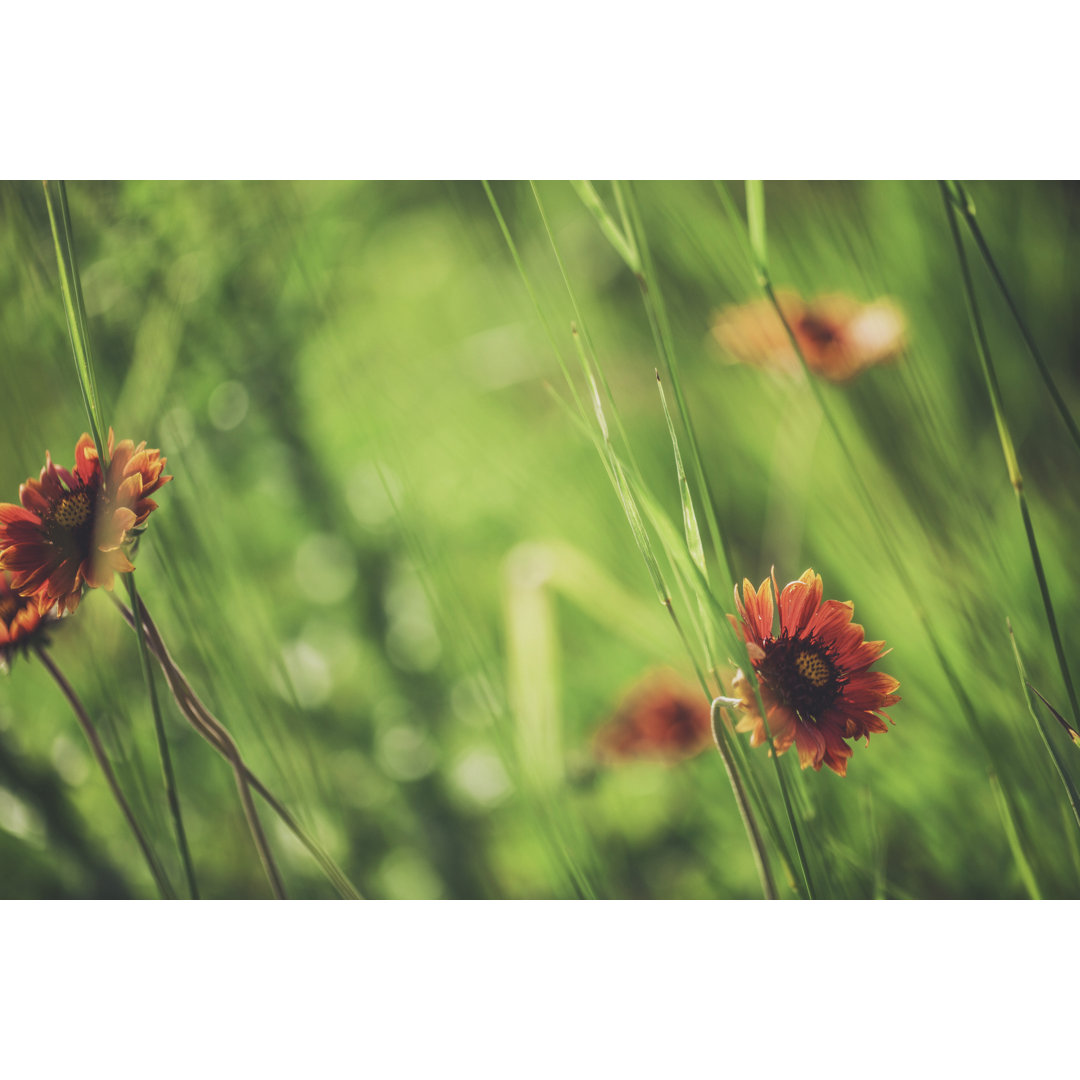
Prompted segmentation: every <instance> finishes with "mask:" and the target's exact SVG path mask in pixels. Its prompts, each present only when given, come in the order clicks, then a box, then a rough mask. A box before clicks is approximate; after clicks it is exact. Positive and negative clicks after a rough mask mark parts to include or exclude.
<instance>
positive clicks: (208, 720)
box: [113, 597, 363, 900]
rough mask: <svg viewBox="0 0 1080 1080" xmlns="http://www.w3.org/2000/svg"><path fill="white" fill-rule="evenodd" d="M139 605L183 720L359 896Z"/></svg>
mask: <svg viewBox="0 0 1080 1080" xmlns="http://www.w3.org/2000/svg"><path fill="white" fill-rule="evenodd" d="M113 602H114V603H115V604H116V607H117V608H118V610H119V611H120V613H121V615H123V617H124V619H125V620H126V621H127V623H128V625H129V626H130V627H132V629H134V627H135V618H134V616H133V615H132V613H131V611H130V610H129V609H128V608H127V607H125V606H124V604H122V603H121V602H120V601H119V600H117V599H116V598H115V597H114V598H113ZM141 609H142V617H143V627H144V630H145V632H146V644H147V647H148V648H149V650H150V652H151V653H152V654H153V656H154V658H155V659H156V660H157V662H158V664H159V665H160V666H161V670H162V672H163V674H164V675H165V681H166V683H168V685H169V690H170V691H171V693H172V695H173V697H174V698H175V699H176V703H177V705H178V706H179V707H180V711H181V712H182V713H183V714H184V717H185V718H186V719H187V721H188V722H189V723H190V724H191V726H192V727H193V728H194V729H195V730H196V732H198V734H199V735H201V736H202V738H204V739H205V740H206V741H207V742H208V743H210V745H211V746H212V747H213V748H214V749H215V750H216V751H217V752H218V753H219V754H221V756H222V757H224V758H225V759H226V761H228V762H229V764H230V766H232V768H233V772H234V774H235V775H236V778H237V785H238V787H241V791H242V792H243V790H244V789H245V788H246V786H248V785H250V787H251V788H253V789H254V790H255V791H257V792H258V793H259V795H261V796H262V798H263V799H264V800H265V802H266V803H267V805H268V806H269V807H270V809H271V810H273V811H274V813H275V814H277V816H278V817H279V818H280V819H281V821H282V822H283V823H284V824H285V826H286V827H287V828H288V829H289V831H290V832H292V834H293V835H294V836H295V837H296V838H297V839H298V840H299V841H300V842H301V843H302V844H303V845H304V847H305V848H307V850H308V851H309V852H310V853H311V855H312V856H313V857H314V859H315V860H316V862H318V864H319V866H320V867H321V869H322V870H323V872H324V873H325V874H326V876H327V877H328V878H329V879H330V881H331V882H332V883H333V884H334V886H335V888H336V889H337V890H338V892H339V893H341V895H342V896H343V897H345V898H346V899H349V900H360V899H363V897H362V896H361V895H360V893H359V891H358V890H357V889H356V887H355V886H354V885H353V884H352V882H351V881H349V879H348V877H346V875H345V873H344V872H343V871H342V870H341V869H340V868H339V867H338V866H337V864H336V863H335V862H334V861H333V859H331V858H330V856H329V855H328V854H327V853H326V852H325V851H323V849H322V848H321V847H320V846H319V845H318V844H317V843H316V842H315V841H314V840H313V839H312V838H311V837H310V836H309V835H308V834H307V832H306V831H305V830H304V829H303V828H302V827H301V826H300V825H299V823H298V822H297V821H296V819H295V818H294V817H293V816H292V814H290V813H289V811H288V810H286V809H285V807H284V806H283V805H282V804H281V803H280V802H279V801H278V800H277V799H276V798H275V797H274V795H273V794H272V793H271V792H270V790H269V789H268V788H267V787H266V785H265V784H264V783H263V782H262V781H261V780H260V779H259V778H258V777H257V776H256V775H255V774H254V773H253V772H252V771H251V769H249V768H248V766H247V765H246V764H245V763H244V761H243V758H242V757H241V756H240V751H239V749H238V748H237V746H236V743H235V742H234V740H233V737H232V736H231V735H230V734H229V732H228V730H227V729H226V728H225V727H224V725H223V724H222V723H221V722H220V721H219V720H218V719H217V717H215V716H214V715H213V713H211V712H210V710H209V709H207V707H206V706H205V705H204V704H203V703H202V701H201V700H200V699H199V697H198V695H197V694H196V693H195V691H194V690H193V689H192V687H191V684H190V683H189V682H188V681H187V678H186V677H185V675H184V673H183V672H182V671H181V670H180V668H179V667H177V665H176V663H175V661H174V660H173V658H172V656H171V655H170V654H169V650H168V649H167V648H166V646H165V643H164V641H163V640H162V638H161V634H160V632H159V631H158V628H157V626H156V625H155V624H154V622H153V620H152V619H151V618H150V614H149V612H148V611H147V610H146V605H145V604H142V605H141ZM241 799H242V800H243V793H242V794H241ZM249 810H250V812H251V815H252V816H253V815H254V806H253V805H251V804H250V801H249V802H248V803H247V804H246V805H245V813H248V811H249ZM248 824H249V827H250V826H251V825H252V817H249V819H248ZM254 828H256V829H258V835H259V836H260V837H261V836H262V829H261V827H260V826H259V822H258V818H257V817H254ZM253 833H254V830H253ZM256 843H258V840H256ZM263 844H265V838H263ZM266 852H267V855H269V849H268V848H266ZM260 856H262V851H260ZM270 865H271V866H272V867H273V866H274V864H273V860H272V856H270ZM274 870H275V871H276V867H274ZM268 876H269V871H268Z"/></svg>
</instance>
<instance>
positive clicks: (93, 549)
mask: <svg viewBox="0 0 1080 1080" xmlns="http://www.w3.org/2000/svg"><path fill="white" fill-rule="evenodd" d="M164 466H165V458H163V457H161V456H160V454H159V452H158V451H157V450H147V449H146V443H139V445H138V446H135V444H134V443H133V442H132V441H131V440H130V439H124V440H123V441H122V442H121V443H120V444H119V445H118V446H117V447H116V448H115V450H114V448H113V433H112V429H111V428H110V430H109V469H108V475H107V476H105V477H104V478H103V477H102V471H101V462H100V461H99V460H98V453H97V449H96V447H95V446H94V440H93V439H91V438H90V436H89V435H85V434H84V435H83V436H82V438H80V439H79V441H78V443H77V444H76V446H75V470H74V472H73V473H72V472H68V470H67V469H62V468H60V467H59V466H58V465H55V464H54V463H53V461H52V458H51V457H50V455H49V453H48V451H46V453H45V468H43V469H42V470H41V476H40V477H39V478H38V479H37V480H34V479H29V480H27V481H26V483H25V484H23V485H22V486H21V487H20V488H19V500H20V502H21V503H22V505H21V506H13V505H11V504H10V503H0V567H2V568H3V569H5V570H8V571H10V572H11V586H12V588H13V589H14V590H15V591H16V592H18V593H20V594H21V595H22V596H33V597H34V598H35V600H36V601H37V604H38V606H39V607H40V609H41V612H42V614H44V613H45V612H47V611H49V610H50V609H51V608H52V607H53V606H54V605H55V606H56V608H57V611H58V612H59V613H60V614H61V615H62V614H64V613H66V612H72V611H74V610H75V609H76V608H77V607H78V605H79V598H80V596H81V594H82V587H83V585H84V584H86V585H88V586H89V587H90V588H97V587H98V586H102V587H104V588H106V589H111V588H112V586H113V575H114V574H115V573H128V572H130V571H131V570H134V569H135V568H134V566H132V564H131V562H130V561H129V560H128V557H127V555H126V554H125V553H124V546H125V545H126V544H127V543H128V541H130V540H131V539H132V536H131V533H132V531H133V530H134V529H137V528H138V527H139V526H140V525H142V524H143V523H144V522H145V521H146V519H147V518H148V517H149V516H150V513H151V511H152V510H154V509H155V508H156V507H157V503H155V502H154V500H153V499H151V498H150V495H151V494H153V493H154V492H155V491H157V489H158V488H159V487H161V485H162V484H164V483H166V482H167V481H169V480H171V479H172V477H171V476H162V475H161V474H162V470H163V469H164Z"/></svg>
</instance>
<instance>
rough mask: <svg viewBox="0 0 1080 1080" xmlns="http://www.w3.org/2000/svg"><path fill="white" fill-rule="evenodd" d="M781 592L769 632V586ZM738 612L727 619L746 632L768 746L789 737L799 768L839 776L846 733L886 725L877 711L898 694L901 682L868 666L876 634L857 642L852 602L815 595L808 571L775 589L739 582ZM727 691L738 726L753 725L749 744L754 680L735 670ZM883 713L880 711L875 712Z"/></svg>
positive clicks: (761, 731)
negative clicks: (736, 708) (738, 706)
mask: <svg viewBox="0 0 1080 1080" xmlns="http://www.w3.org/2000/svg"><path fill="white" fill-rule="evenodd" d="M774 589H776V592H777V593H778V594H779V598H780V633H779V635H778V636H774V635H773V590H774ZM735 606H736V608H738V612H739V615H738V618H736V617H735V616H733V615H729V616H728V618H729V619H731V624H732V626H734V627H735V629H736V630H737V631H739V632H741V633H742V635H743V637H744V638H745V639H746V644H747V649H748V651H749V653H750V659H751V661H752V662H753V665H754V671H755V672H756V673H757V677H758V681H759V683H760V685H761V698H762V702H763V703H764V705H765V710H766V716H767V718H768V722H769V732H770V733H771V735H772V738H773V746H774V747H775V748H776V752H777V753H778V754H782V753H783V752H784V751H785V750H787V749H788V747H790V746H791V744H792V743H795V746H796V748H797V749H798V752H799V763H800V764H801V765H802V767H803V768H804V769H805V768H806V767H807V765H812V766H813V767H814V769H815V770H820V769H821V766H822V765H823V764H825V765H828V766H829V768H830V769H832V770H833V772H835V773H839V775H840V776H843V775H845V773H846V772H847V759H848V758H849V757H851V747H850V746H849V745H848V744H847V743H846V742H845V741H844V740H845V739H860V738H863V737H864V736H865V737H866V740H867V743H868V744H869V741H870V734H871V732H884V731H888V727H887V726H886V724H885V722H884V720H882V719H881V716H879V715H878V714H879V713H882V710H883V709H885V708H886V707H887V706H889V705H895V704H896V703H897V702H898V701H899V700H900V698H899V697H898V696H897V694H896V693H894V691H895V690H897V689H898V688H899V686H900V684H899V683H898V682H897V681H896V679H894V678H893V677H892V676H891V675H886V674H884V673H883V672H880V671H869V670H868V669H869V667H870V665H871V664H873V663H874V662H875V661H876V660H878V659H880V658H881V657H882V656H883V655H884V652H883V647H884V645H885V642H883V641H864V640H863V628H862V627H861V626H859V624H858V623H853V622H852V621H851V617H852V615H853V614H854V606H853V605H852V604H850V603H841V602H840V601H839V600H826V601H825V602H824V603H822V600H821V577H820V576H819V575H818V574H815V573H814V571H813V570H807V571H806V573H805V574H803V576H802V577H801V578H799V580H798V581H793V582H791V583H790V584H789V585H786V586H784V591H783V592H780V590H779V589H778V588H776V578H775V576H774V577H773V580H772V583H771V585H770V583H769V582H768V581H763V582H762V583H761V587H760V588H759V589H758V590H757V592H755V591H754V587H753V585H751V584H750V582H749V581H745V580H744V581H743V588H742V599H741V600H740V599H739V589H738V586H736V587H735ZM732 690H733V692H734V693H735V694H737V695H738V696H739V698H740V699H741V700H742V703H743V705H744V706H745V707H746V709H747V714H746V715H744V716H743V717H742V719H741V720H740V721H739V722H738V724H736V726H735V727H736V730H737V731H749V732H752V734H751V737H750V745H751V746H760V745H761V744H762V743H763V742H765V741H766V739H765V725H764V724H763V722H762V719H761V715H760V713H759V711H758V706H757V699H756V697H755V695H754V691H753V687H752V686H751V685H750V683H749V680H748V679H747V678H746V676H745V675H744V674H743V673H742V672H741V671H739V672H738V673H737V674H736V676H735V679H734V681H733V682H732ZM882 715H886V714H884V713H882Z"/></svg>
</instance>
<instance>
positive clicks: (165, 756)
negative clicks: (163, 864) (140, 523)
mask: <svg viewBox="0 0 1080 1080" xmlns="http://www.w3.org/2000/svg"><path fill="white" fill-rule="evenodd" d="M124 584H125V585H126V586H127V591H128V596H129V597H130V598H131V606H132V608H133V609H134V608H138V609H139V610H143V611H145V609H144V608H143V607H142V599H141V598H140V597H139V593H138V590H137V589H136V588H135V573H134V571H132V572H131V573H130V574H126V575H125V576H124ZM135 638H136V640H137V641H138V646H139V665H140V666H141V668H142V673H143V680H144V681H145V682H146V689H147V691H148V693H149V694H150V711H151V712H152V713H153V716H154V734H155V736H156V737H157V748H158V758H159V759H160V761H161V774H162V777H163V778H164V781H165V797H166V799H167V801H168V803H169V813H170V815H171V816H172V821H173V828H174V829H175V830H176V843H177V846H178V847H179V849H180V859H181V861H182V862H183V864H184V876H185V877H186V878H187V884H188V891H189V893H190V894H191V899H192V900H198V899H199V887H198V885H197V884H196V882H195V868H194V866H193V865H192V862H191V851H190V849H189V848H188V842H187V832H186V831H185V829H184V818H183V815H182V814H181V812H180V796H179V793H178V791H177V787H176V776H175V774H174V773H173V767H172V755H171V754H170V753H169V740H168V739H167V738H166V736H165V724H164V722H163V721H162V718H161V706H160V705H159V703H158V697H157V687H156V685H155V684H154V673H153V671H152V670H151V668H150V657H149V656H148V655H147V652H146V642H145V640H144V636H143V633H142V627H141V625H139V624H136V627H135Z"/></svg>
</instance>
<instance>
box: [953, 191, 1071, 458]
mask: <svg viewBox="0 0 1080 1080" xmlns="http://www.w3.org/2000/svg"><path fill="white" fill-rule="evenodd" d="M953 184H954V185H955V187H956V188H957V190H958V192H959V194H960V198H959V199H954V200H953V205H955V206H958V207H959V210H960V213H961V214H962V215H963V217H964V223H965V224H966V225H967V227H968V229H969V230H970V232H971V235H972V237H973V238H974V240H975V246H976V247H977V248H978V249H979V254H980V255H982V257H983V262H985V263H986V268H987V269H988V270H989V271H990V276H991V277H993V279H994V281H995V283H996V284H997V287H998V289H999V290H1000V291H1001V295H1002V296H1004V297H1005V303H1006V304H1007V305H1008V308H1009V311H1011V312H1012V317H1013V319H1014V320H1015V321H1016V325H1017V328H1018V329H1019V330H1020V336H1021V337H1022V338H1023V339H1024V344H1025V345H1026V346H1027V348H1028V352H1029V353H1031V358H1032V359H1033V360H1034V361H1035V366H1036V367H1037V368H1038V369H1039V374H1040V375H1041V376H1042V380H1043V382H1044V383H1045V384H1046V389H1047V391H1048V392H1049V394H1050V397H1051V398H1052V399H1053V402H1054V404H1055V405H1056V406H1057V410H1058V412H1059V413H1060V414H1061V419H1062V420H1063V421H1064V423H1065V427H1066V429H1067V430H1068V432H1069V435H1070V436H1071V437H1072V441H1073V442H1074V443H1075V444H1076V448H1077V449H1078V450H1080V427H1077V424H1076V421H1075V420H1074V419H1073V417H1072V413H1070V412H1069V407H1068V405H1066V404H1065V399H1064V398H1063V397H1062V396H1061V392H1060V391H1059V390H1058V388H1057V384H1056V383H1055V382H1054V377H1053V376H1052V375H1051V374H1050V369H1049V368H1048V367H1047V366H1046V361H1045V360H1043V357H1042V353H1040V352H1039V347H1038V346H1037V345H1036V344H1035V339H1034V337H1032V335H1031V332H1030V331H1029V330H1028V328H1027V323H1025V322H1024V319H1023V316H1022V315H1021V314H1020V309H1019V308H1018V307H1017V306H1016V302H1015V301H1014V300H1013V298H1012V293H1011V292H1009V287H1008V286H1007V285H1006V284H1005V279H1004V278H1003V277H1002V276H1001V271H1000V270H999V269H998V265H997V263H996V262H995V261H994V256H993V255H991V254H990V247H989V245H988V244H987V243H986V238H985V237H984V236H983V233H982V229H980V228H979V223H978V221H977V220H976V218H975V204H974V203H973V202H972V201H971V198H970V196H969V195H968V194H967V192H966V191H965V190H964V189H963V188H962V187H961V186H960V185H959V184H958V183H957V182H956V181H955V180H954V181H953Z"/></svg>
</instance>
